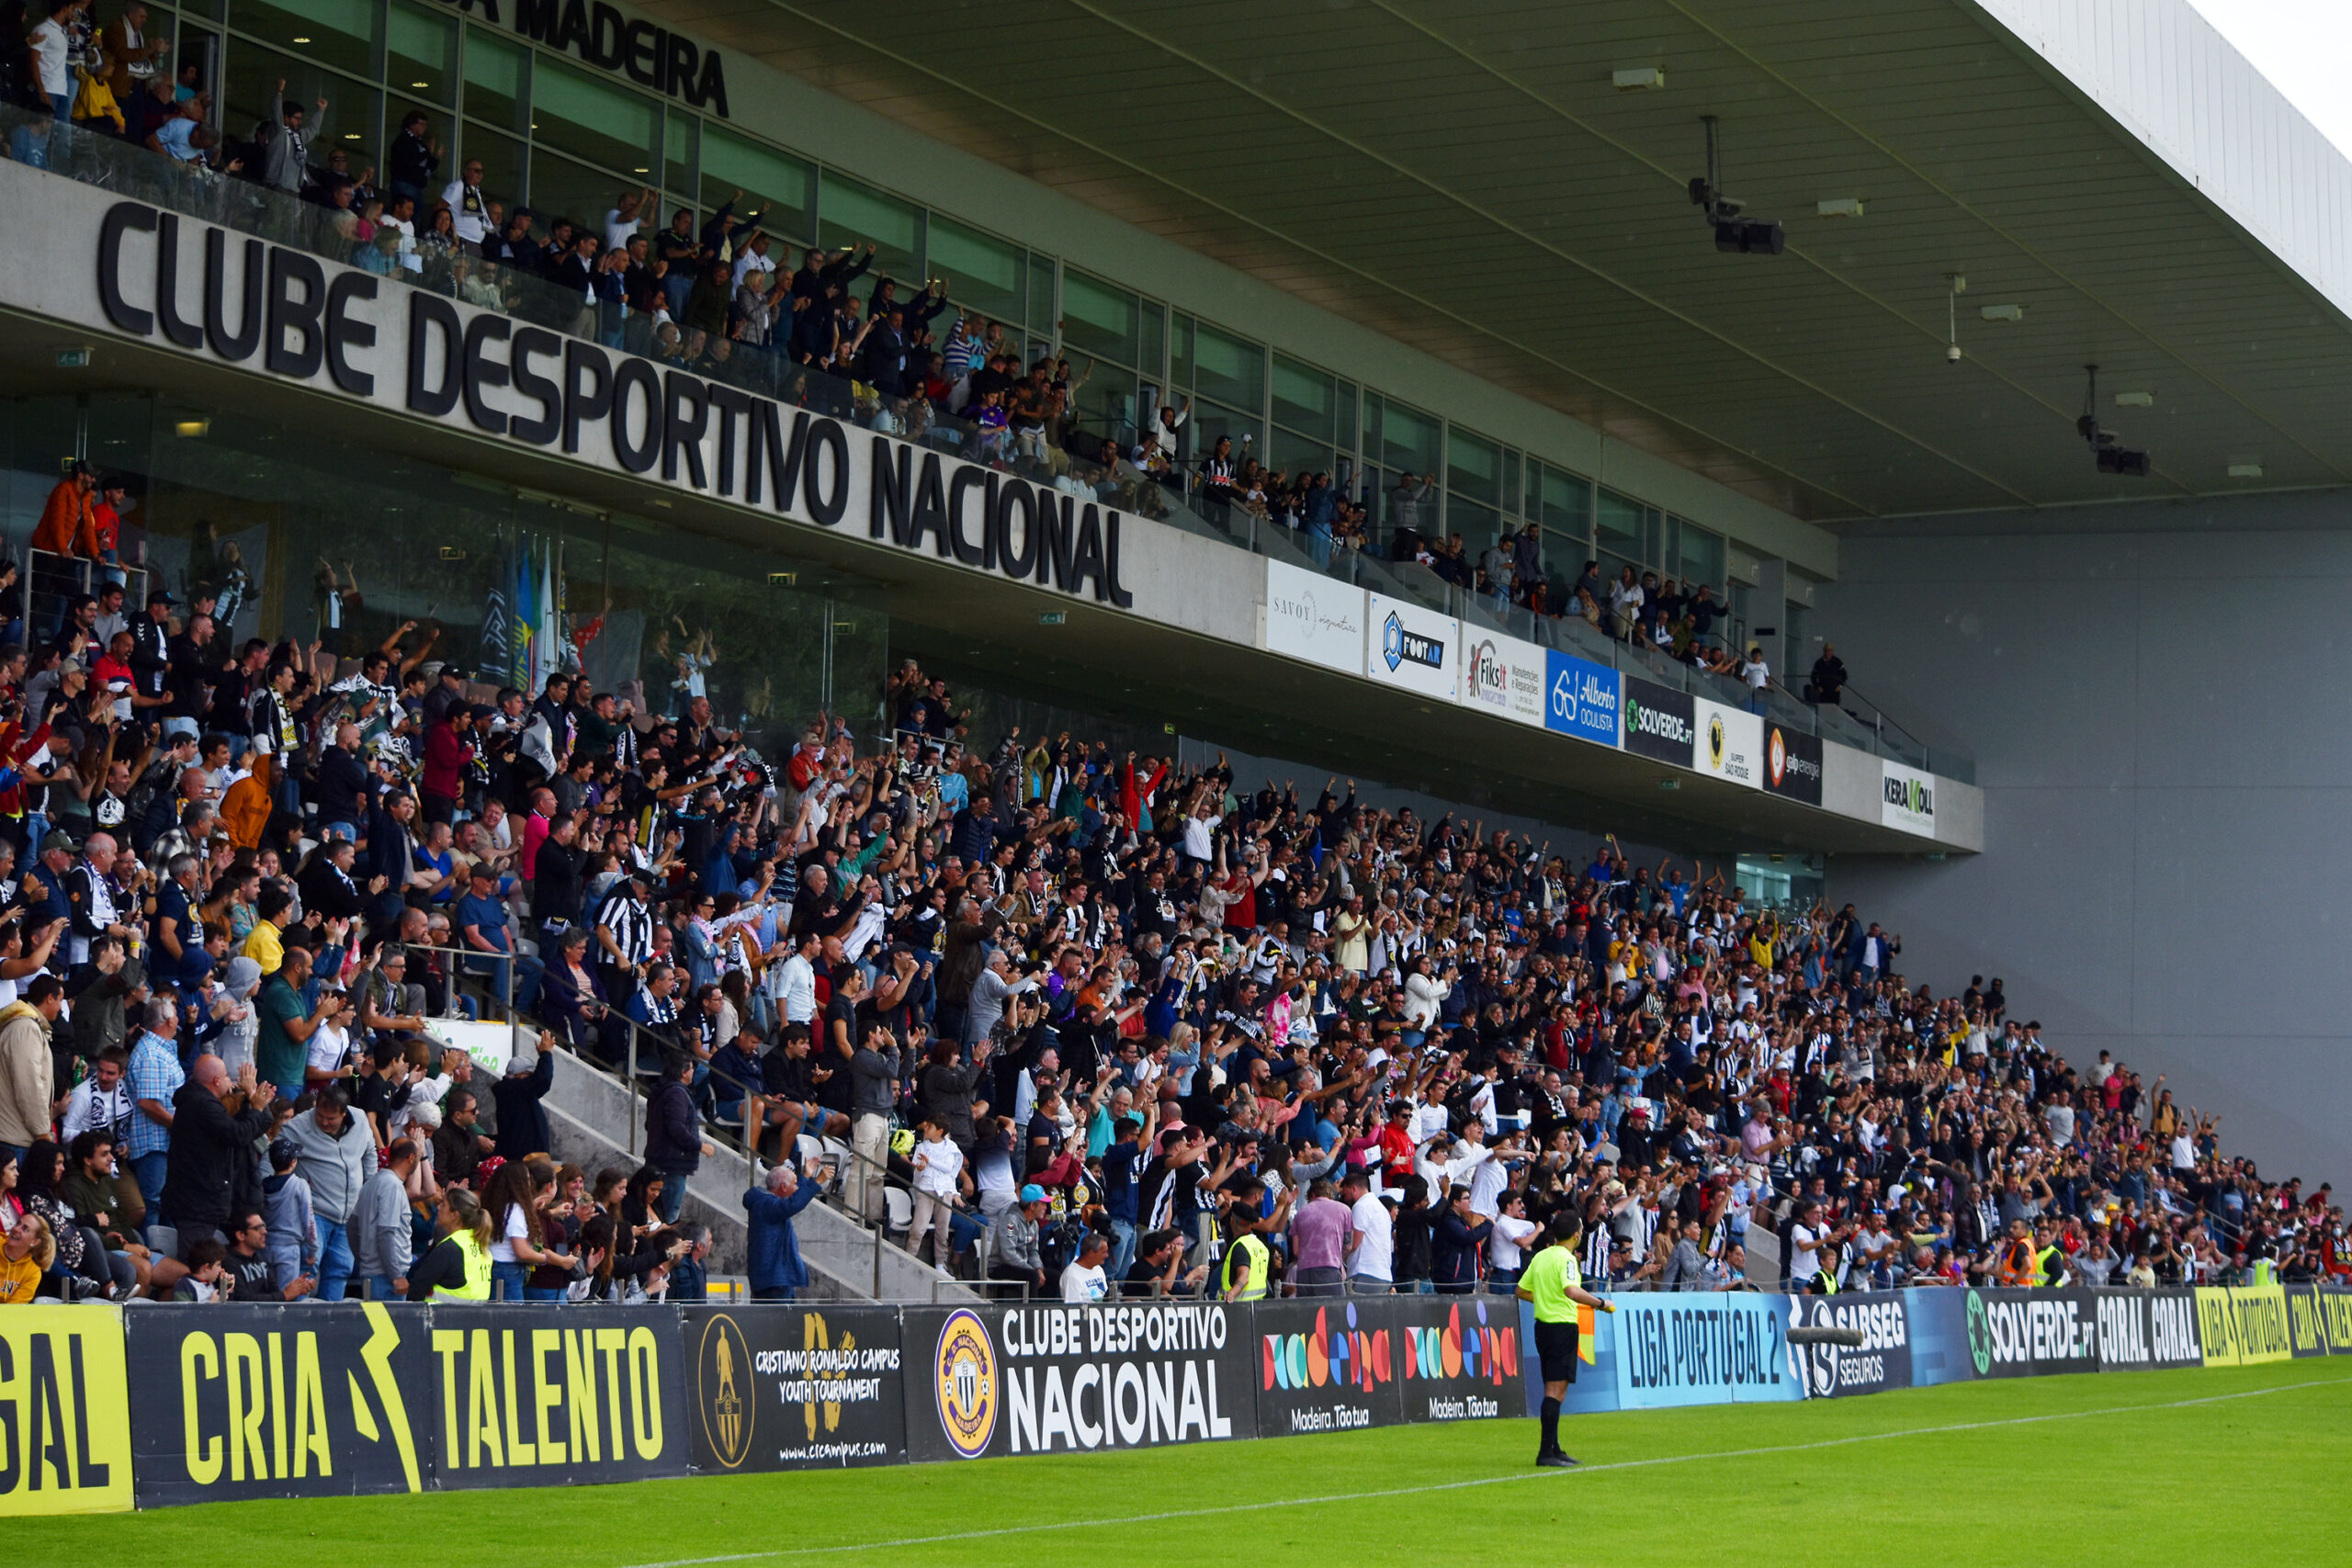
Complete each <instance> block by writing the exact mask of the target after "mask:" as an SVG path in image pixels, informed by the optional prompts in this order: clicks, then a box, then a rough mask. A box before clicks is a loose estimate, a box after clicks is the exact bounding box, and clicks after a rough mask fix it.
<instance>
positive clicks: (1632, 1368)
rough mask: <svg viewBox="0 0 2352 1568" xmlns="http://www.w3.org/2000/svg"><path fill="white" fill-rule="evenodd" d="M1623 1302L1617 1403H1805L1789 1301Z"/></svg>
mask: <svg viewBox="0 0 2352 1568" xmlns="http://www.w3.org/2000/svg"><path fill="white" fill-rule="evenodd" d="M1612 1299H1613V1300H1614V1301H1615V1302H1616V1303H1617V1312H1616V1334H1617V1402H1618V1404H1620V1405H1622V1406H1623V1408H1625V1409H1628V1410H1637V1409H1643V1408H1647V1407H1650V1406H1656V1405H1669V1404H1753V1403H1758V1402H1762V1401H1768V1400H1782V1399H1803V1398H1804V1385H1803V1384H1802V1383H1801V1382H1799V1381H1798V1378H1797V1375H1796V1373H1795V1372H1794V1371H1792V1368H1791V1365H1790V1359H1789V1337H1788V1323H1789V1298H1788V1297H1786V1296H1782V1295H1767V1294H1761V1293H1750V1292H1729V1293H1724V1294H1700V1293H1697V1292H1691V1293H1673V1294H1658V1295H1623V1296H1617V1297H1613V1298H1612Z"/></svg>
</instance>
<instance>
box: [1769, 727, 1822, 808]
mask: <svg viewBox="0 0 2352 1568" xmlns="http://www.w3.org/2000/svg"><path fill="white" fill-rule="evenodd" d="M1821 767H1822V762H1821V737H1820V736H1818V735H1807V734H1806V733H1804V731H1803V730H1801V729H1791V728H1788V727H1787V726H1785V725H1779V724H1773V723H1770V722H1769V721H1768V722H1767V723H1766V724H1765V726H1764V789H1765V793H1767V794H1768V795H1783V796H1785V797H1787V798H1788V799H1790V800H1801V801H1803V802H1804V804H1805V805H1807V806H1818V805H1820V804H1821Z"/></svg>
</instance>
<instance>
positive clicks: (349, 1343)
mask: <svg viewBox="0 0 2352 1568" xmlns="http://www.w3.org/2000/svg"><path fill="white" fill-rule="evenodd" d="M73 1310H74V1311H75V1312H82V1311H85V1310H87V1309H85V1308H82V1307H75V1308H74V1309H73ZM556 1317H557V1314H555V1313H553V1312H548V1311H546V1310H544V1309H540V1312H539V1320H540V1321H541V1322H542V1323H552V1322H554V1321H555V1319H556ZM122 1327H123V1360H124V1365H125V1368H126V1370H127V1371H128V1374H129V1378H130V1395H131V1397H130V1430H131V1435H132V1441H131V1448H132V1450H133V1454H134V1458H133V1461H132V1465H133V1472H134V1475H135V1479H136V1490H137V1493H138V1497H139V1506H141V1507H142V1508H152V1507H155V1506H160V1505H164V1504H172V1503H218V1502H226V1501H232V1500H243V1499H246V1498H252V1497H345V1496H352V1495H359V1494H366V1493H377V1492H419V1491H422V1490H424V1486H425V1484H426V1482H427V1480H428V1479H429V1478H430V1476H431V1475H432V1471H433V1451H432V1450H433V1434H434V1433H435V1430H437V1429H438V1423H437V1422H436V1420H435V1409H434V1395H433V1390H434V1388H435V1382H436V1380H435V1377H434V1368H433V1359H432V1354H431V1350H430V1348H429V1347H430V1345H431V1333H432V1329H431V1324H430V1319H429V1315H428V1314H427V1313H425V1312H424V1311H421V1310H419V1309H416V1308H413V1307H406V1306H400V1307H389V1306H385V1305H383V1304H381V1303H375V1302H370V1303H366V1304H365V1305H353V1306H345V1307H322V1306H316V1305H310V1304H302V1305H292V1306H259V1305H253V1306H248V1305H234V1304H215V1305H209V1306H203V1307H183V1308H178V1309H173V1308H152V1309H149V1310H146V1311H142V1312H135V1313H131V1314H129V1315H128V1317H127V1319H126V1320H125V1321H124V1322H123V1325H122ZM590 1332H591V1333H592V1334H593V1333H594V1330H593V1329H591V1330H590ZM470 1386H474V1387H475V1389H476V1393H477V1396H478V1397H479V1395H480V1393H481V1385H470ZM526 1386H527V1385H526ZM487 1387H488V1391H489V1393H490V1395H491V1397H490V1398H489V1399H488V1401H487V1403H486V1404H484V1406H483V1408H482V1410H481V1423H482V1427H481V1428H478V1429H477V1430H478V1434H479V1432H480V1431H482V1430H486V1431H487V1432H488V1435H489V1436H490V1438H491V1440H492V1443H493V1444H497V1445H498V1446H499V1447H500V1448H501V1449H502V1450H503V1441H502V1439H503V1436H504V1434H505V1432H506V1431H507V1430H509V1429H510V1427H511V1426H512V1424H513V1421H514V1420H516V1419H522V1420H527V1419H528V1418H529V1417H528V1415H527V1414H526V1408H527V1407H526V1405H525V1404H523V1394H522V1393H521V1392H520V1391H517V1392H515V1393H512V1394H511V1395H509V1396H508V1397H505V1398H503V1399H502V1398H501V1397H500V1395H501V1394H502V1393H503V1392H505V1391H502V1390H501V1389H500V1388H499V1386H498V1383H497V1380H496V1379H495V1378H494V1377H493V1378H492V1380H491V1382H490V1383H489V1384H488V1385H487Z"/></svg>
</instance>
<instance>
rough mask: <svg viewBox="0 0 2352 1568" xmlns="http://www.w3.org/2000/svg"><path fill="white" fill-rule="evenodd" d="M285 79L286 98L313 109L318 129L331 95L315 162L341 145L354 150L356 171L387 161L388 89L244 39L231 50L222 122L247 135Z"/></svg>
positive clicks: (312, 122)
mask: <svg viewBox="0 0 2352 1568" xmlns="http://www.w3.org/2000/svg"><path fill="white" fill-rule="evenodd" d="M280 77H283V78H285V81H286V101H287V102H288V103H300V105H301V106H302V107H303V108H304V109H305V110H306V111H308V114H309V116H310V118H309V119H308V120H307V121H306V125H307V127H308V129H310V130H312V131H313V132H315V131H316V130H317V118H316V117H317V115H318V101H319V100H320V99H321V98H324V99H326V100H327V115H326V137H325V139H324V140H323V141H321V140H319V139H317V138H316V137H315V135H314V136H313V138H312V141H311V161H312V162H313V163H317V164H324V163H325V162H326V156H327V154H328V152H332V151H333V150H334V149H336V148H341V149H342V150H343V151H344V152H346V153H348V154H349V155H350V160H351V172H352V173H353V174H355V175H356V174H357V173H359V172H360V171H361V170H363V169H366V168H367V167H368V165H370V164H374V165H375V166H376V167H377V168H378V169H379V171H380V170H381V168H382V166H383V148H382V145H381V144H380V142H379V141H378V140H377V138H378V133H379V129H380V120H381V117H382V113H383V94H381V93H379V92H378V91H376V90H375V89H374V88H371V87H363V86H361V85H359V84H358V83H356V82H354V81H352V80H351V79H350V78H348V77H345V76H335V75H331V74H329V73H327V72H324V71H322V70H320V69H319V68H318V67H317V66H315V65H313V64H311V63H310V62H308V61H303V60H297V59H295V58H293V57H292V56H290V55H284V54H278V53H276V52H274V51H269V50H266V49H262V48H260V47H258V46H256V45H254V44H251V43H246V42H243V41H240V42H239V43H238V44H237V45H236V47H235V48H233V49H232V50H230V51H228V69H227V71H226V72H224V73H223V79H222V81H221V84H220V124H221V126H222V128H223V129H224V130H226V131H227V132H228V134H230V135H231V136H232V137H239V138H242V137H245V136H249V135H251V134H252V133H253V129H254V126H255V125H257V124H259V123H260V122H261V121H263V120H265V119H266V118H269V102H270V96H271V95H272V94H273V93H274V92H275V91H276V90H277V83H278V79H279V78H280Z"/></svg>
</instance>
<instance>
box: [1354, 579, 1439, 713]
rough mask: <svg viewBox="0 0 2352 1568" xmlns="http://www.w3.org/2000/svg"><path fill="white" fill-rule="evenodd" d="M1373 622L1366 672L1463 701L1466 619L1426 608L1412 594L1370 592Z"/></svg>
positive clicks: (1410, 689)
mask: <svg viewBox="0 0 2352 1568" xmlns="http://www.w3.org/2000/svg"><path fill="white" fill-rule="evenodd" d="M1366 598H1367V600H1368V602H1369V609H1368V613H1369V615H1370V617H1371V626H1370V627H1369V630H1368V633H1367V635H1366V637H1365V638H1364V645H1363V672H1364V673H1365V674H1366V675H1367V676H1369V677H1371V678H1372V679H1373V680H1374V681H1377V682H1380V683H1381V684H1382V685H1384V686H1401V687H1403V688H1404V689H1405V690H1407V691H1408V692H1418V693H1419V694H1421V695H1422V696H1425V697H1436V698H1439V699H1441V700H1442V701H1444V702H1449V703H1455V702H1460V701H1461V700H1462V664H1463V649H1462V623H1461V622H1460V621H1458V620H1455V619H1454V618H1453V616H1452V615H1439V614H1438V613H1437V612H1436V611H1435V610H1425V609H1423V608H1422V607H1421V606H1420V605H1419V604H1414V603H1413V602H1412V601H1411V600H1410V599H1391V598H1389V597H1388V596H1387V595H1386V594H1385V593H1373V594H1368V595H1366Z"/></svg>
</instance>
